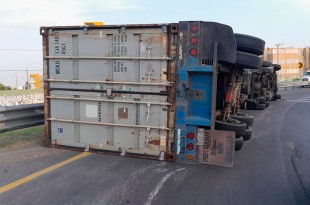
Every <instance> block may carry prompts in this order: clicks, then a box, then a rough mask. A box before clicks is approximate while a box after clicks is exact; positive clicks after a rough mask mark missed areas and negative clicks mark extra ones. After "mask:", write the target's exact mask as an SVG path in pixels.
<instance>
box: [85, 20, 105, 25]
mask: <svg viewBox="0 0 310 205" xmlns="http://www.w3.org/2000/svg"><path fill="white" fill-rule="evenodd" d="M103 25H104V24H103V22H99V21H97V22H84V26H103Z"/></svg>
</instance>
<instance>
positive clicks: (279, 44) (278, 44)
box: [276, 43, 283, 64]
mask: <svg viewBox="0 0 310 205" xmlns="http://www.w3.org/2000/svg"><path fill="white" fill-rule="evenodd" d="M282 45H283V43H277V44H276V46H277V64H279V46H282Z"/></svg>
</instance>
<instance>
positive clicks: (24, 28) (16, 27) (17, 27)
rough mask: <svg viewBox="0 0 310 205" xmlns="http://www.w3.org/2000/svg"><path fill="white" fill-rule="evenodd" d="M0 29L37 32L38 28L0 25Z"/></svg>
mask: <svg viewBox="0 0 310 205" xmlns="http://www.w3.org/2000/svg"><path fill="white" fill-rule="evenodd" d="M0 28H11V29H23V30H34V31H35V30H39V28H35V27H28V26H4V25H0Z"/></svg>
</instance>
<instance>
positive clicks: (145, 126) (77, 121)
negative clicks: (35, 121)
mask: <svg viewBox="0 0 310 205" xmlns="http://www.w3.org/2000/svg"><path fill="white" fill-rule="evenodd" d="M46 120H48V121H51V122H68V123H78V124H87V125H103V126H115V127H130V128H145V129H157V130H167V131H170V130H171V129H170V128H168V127H156V126H147V125H131V124H115V123H105V122H88V121H79V120H66V119H57V118H47V119H46Z"/></svg>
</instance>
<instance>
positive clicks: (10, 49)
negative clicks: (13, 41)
mask: <svg viewBox="0 0 310 205" xmlns="http://www.w3.org/2000/svg"><path fill="white" fill-rule="evenodd" d="M0 51H42V50H37V49H15V48H0Z"/></svg>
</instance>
